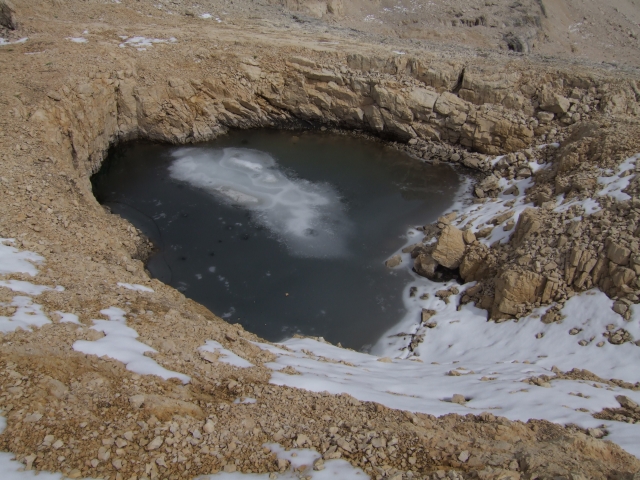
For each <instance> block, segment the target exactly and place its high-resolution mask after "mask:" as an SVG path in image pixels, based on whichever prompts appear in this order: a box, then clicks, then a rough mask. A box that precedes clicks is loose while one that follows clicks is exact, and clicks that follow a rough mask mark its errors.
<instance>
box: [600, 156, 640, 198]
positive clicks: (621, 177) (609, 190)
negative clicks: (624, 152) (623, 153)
mask: <svg viewBox="0 0 640 480" xmlns="http://www.w3.org/2000/svg"><path fill="white" fill-rule="evenodd" d="M639 158H640V153H638V154H636V155H634V156H633V157H630V158H627V159H626V160H625V161H624V162H622V163H621V164H620V165H619V166H618V171H617V172H616V173H615V174H614V175H612V176H610V177H598V183H599V184H600V185H604V188H603V189H602V190H600V191H599V192H598V195H600V196H602V195H607V196H609V197H611V198H615V199H616V200H620V201H624V200H629V199H630V198H631V197H630V196H629V195H627V194H626V193H624V192H623V190H624V189H626V188H627V187H628V186H629V182H630V181H631V180H632V179H633V175H632V171H633V170H634V168H635V166H636V161H637V160H638V159H639Z"/></svg>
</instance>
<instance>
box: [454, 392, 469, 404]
mask: <svg viewBox="0 0 640 480" xmlns="http://www.w3.org/2000/svg"><path fill="white" fill-rule="evenodd" d="M451 403H457V404H458V405H464V404H465V403H467V399H466V398H464V395H460V394H459V393H456V394H455V395H454V396H453V397H451Z"/></svg>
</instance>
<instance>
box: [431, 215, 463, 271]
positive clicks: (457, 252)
mask: <svg viewBox="0 0 640 480" xmlns="http://www.w3.org/2000/svg"><path fill="white" fill-rule="evenodd" d="M464 249H465V244H464V237H463V234H462V231H461V230H459V229H457V228H456V227H454V226H451V225H447V226H445V227H444V228H443V229H442V233H441V234H440V238H439V239H438V243H437V244H436V248H435V250H434V251H433V254H432V256H433V259H434V260H435V261H436V262H438V263H439V264H440V265H442V266H443V267H446V268H451V269H454V268H458V267H459V266H460V263H462V258H463V257H464Z"/></svg>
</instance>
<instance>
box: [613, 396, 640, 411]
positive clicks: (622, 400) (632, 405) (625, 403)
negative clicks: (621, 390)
mask: <svg viewBox="0 0 640 480" xmlns="http://www.w3.org/2000/svg"><path fill="white" fill-rule="evenodd" d="M616 400H617V401H618V403H619V404H620V406H621V407H622V408H628V409H629V410H636V409H638V408H640V406H639V405H638V404H637V403H636V402H634V401H633V400H631V399H630V398H629V397H626V396H624V395H618V396H617V397H616Z"/></svg>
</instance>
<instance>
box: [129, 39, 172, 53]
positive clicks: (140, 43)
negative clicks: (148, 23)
mask: <svg viewBox="0 0 640 480" xmlns="http://www.w3.org/2000/svg"><path fill="white" fill-rule="evenodd" d="M120 38H121V39H122V40H124V42H122V43H121V44H120V45H119V46H120V48H125V47H127V46H129V47H135V48H136V49H138V50H139V51H145V50H146V49H147V48H151V47H152V46H153V45H154V44H157V43H176V42H177V40H176V39H175V37H171V38H169V39H168V40H163V39H161V38H146V37H131V38H129V37H124V36H120Z"/></svg>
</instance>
